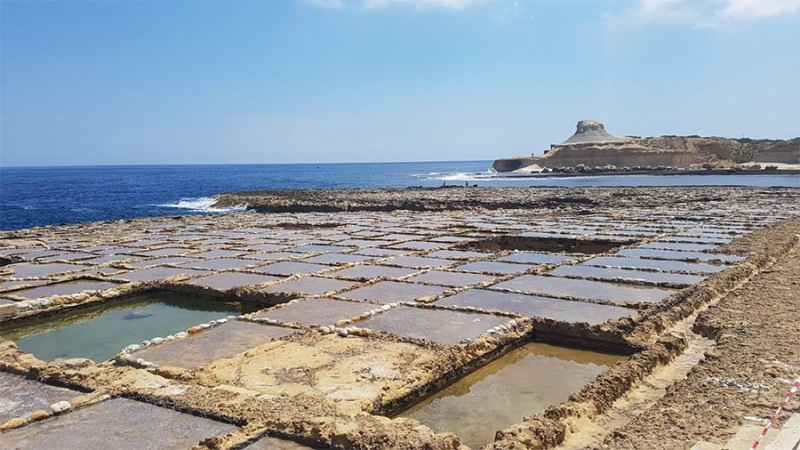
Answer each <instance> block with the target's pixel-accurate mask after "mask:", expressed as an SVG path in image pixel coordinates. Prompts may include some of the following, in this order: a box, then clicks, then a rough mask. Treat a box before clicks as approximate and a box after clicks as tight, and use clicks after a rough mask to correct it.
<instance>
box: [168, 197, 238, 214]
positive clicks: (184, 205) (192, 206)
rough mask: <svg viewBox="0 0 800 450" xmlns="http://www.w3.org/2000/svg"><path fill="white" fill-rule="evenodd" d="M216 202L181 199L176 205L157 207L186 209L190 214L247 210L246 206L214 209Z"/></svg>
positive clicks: (206, 199)
mask: <svg viewBox="0 0 800 450" xmlns="http://www.w3.org/2000/svg"><path fill="white" fill-rule="evenodd" d="M216 202H217V199H215V198H214V197H200V198H182V199H180V200H179V201H178V202H177V203H165V204H162V205H158V206H163V207H165V208H177V209H187V210H189V211H192V212H208V213H222V212H235V211H245V210H246V209H247V205H236V206H231V207H229V208H215V207H214V204H215V203H216Z"/></svg>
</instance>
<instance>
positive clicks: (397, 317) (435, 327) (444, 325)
mask: <svg viewBox="0 0 800 450" xmlns="http://www.w3.org/2000/svg"><path fill="white" fill-rule="evenodd" d="M508 320H509V319H508V318H507V317H500V316H493V315H489V314H479V313H464V312H459V311H448V310H442V309H427V308H425V309H423V308H410V307H399V308H395V309H392V310H390V311H387V312H385V313H383V314H380V315H378V316H375V317H374V318H372V319H369V320H365V321H364V322H361V324H360V325H361V326H363V327H365V328H369V329H372V330H375V331H386V332H388V333H392V334H395V335H398V336H405V337H413V338H419V339H425V340H428V341H433V342H438V343H440V344H445V345H456V344H458V343H460V342H461V341H463V340H465V339H475V338H477V337H479V336H480V335H482V334H484V333H485V332H486V330H488V329H489V328H494V327H496V326H498V325H502V324H504V323H506V322H508Z"/></svg>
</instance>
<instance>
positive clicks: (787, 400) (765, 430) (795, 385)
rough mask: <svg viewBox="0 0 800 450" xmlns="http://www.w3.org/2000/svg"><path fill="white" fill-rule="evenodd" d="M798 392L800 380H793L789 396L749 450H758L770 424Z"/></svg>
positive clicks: (770, 426)
mask: <svg viewBox="0 0 800 450" xmlns="http://www.w3.org/2000/svg"><path fill="white" fill-rule="evenodd" d="M798 390H800V378H798V379H796V380H794V386H792V389H790V390H789V395H787V396H786V398H785V399H783V401H782V402H781V404H780V406H778V409H776V410H775V414H773V415H772V417H770V418H769V422H767V425H766V426H764V429H763V430H761V436H759V437H758V439H757V440H756V442H755V443H753V446H752V447H750V450H756V448H758V445H759V444H761V441H763V440H764V436H766V435H767V432H768V431H769V429H770V428H772V424H773V423H775V419H777V418H778V416H779V415H780V413H781V411H783V408H785V407H786V404H787V403H789V400H790V399H791V398H792V397H794V394H796V393H797V391H798Z"/></svg>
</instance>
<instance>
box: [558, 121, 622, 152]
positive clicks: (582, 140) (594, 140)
mask: <svg viewBox="0 0 800 450" xmlns="http://www.w3.org/2000/svg"><path fill="white" fill-rule="evenodd" d="M576 128H577V129H576V130H575V134H573V135H572V136H570V138H569V139H567V140H566V141H564V142H562V143H561V144H558V145H554V147H565V146H569V145H606V144H625V143H627V142H629V141H630V138H621V137H616V136H612V135H610V134H608V132H607V131H606V126H605V125H603V124H602V123H600V122H597V121H596V120H581V121H580V122H578V125H577V126H576Z"/></svg>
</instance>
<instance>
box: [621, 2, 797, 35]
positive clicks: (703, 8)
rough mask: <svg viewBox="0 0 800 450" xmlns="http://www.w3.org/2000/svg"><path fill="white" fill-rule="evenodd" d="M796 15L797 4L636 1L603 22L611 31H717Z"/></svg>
mask: <svg viewBox="0 0 800 450" xmlns="http://www.w3.org/2000/svg"><path fill="white" fill-rule="evenodd" d="M798 12H800V0H640V1H639V3H638V4H637V5H636V6H635V7H634V8H629V9H625V10H622V11H617V12H613V13H610V14H607V15H606V16H605V19H606V22H607V23H608V24H609V25H611V26H612V27H613V28H629V27H641V26H644V25H649V24H658V23H660V24H680V25H688V26H693V27H711V28H718V27H728V26H730V25H732V24H733V23H735V22H739V21H755V20H762V19H767V18H770V17H776V16H782V15H788V14H796V13H798Z"/></svg>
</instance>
